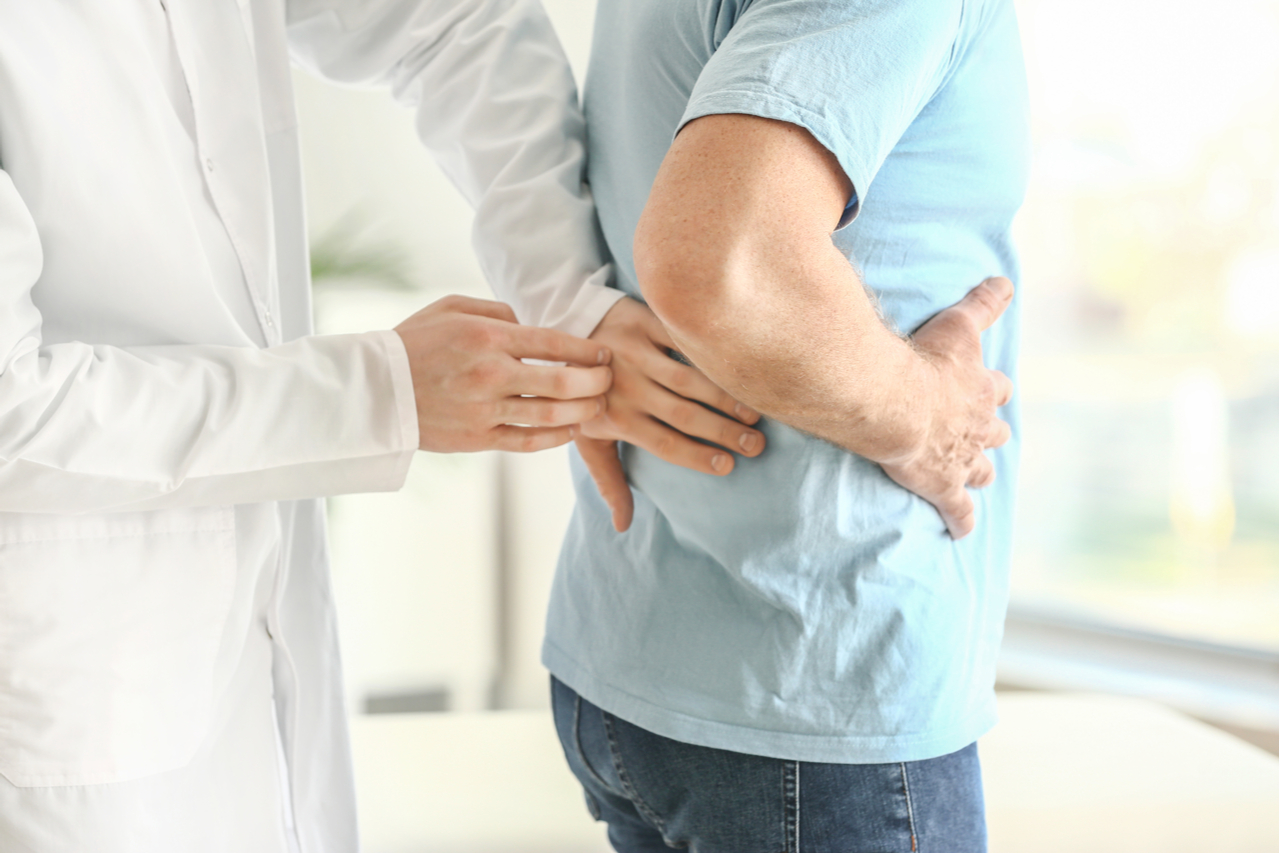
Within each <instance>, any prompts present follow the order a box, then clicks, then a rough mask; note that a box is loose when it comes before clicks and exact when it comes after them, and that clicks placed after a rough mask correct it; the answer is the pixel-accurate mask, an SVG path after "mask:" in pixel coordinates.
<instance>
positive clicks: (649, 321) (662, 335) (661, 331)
mask: <svg viewBox="0 0 1280 853" xmlns="http://www.w3.org/2000/svg"><path fill="white" fill-rule="evenodd" d="M644 330H645V332H646V333H648V335H649V339H650V340H651V341H653V342H654V343H655V344H657V345H658V346H660V347H662V348H663V349H674V350H678V349H679V347H677V346H676V342H675V341H673V340H671V335H669V334H667V327H666V326H664V325H662V321H661V320H659V319H658V315H656V314H654V313H653V312H652V311H648V312H647V316H646V317H645V323H644Z"/></svg>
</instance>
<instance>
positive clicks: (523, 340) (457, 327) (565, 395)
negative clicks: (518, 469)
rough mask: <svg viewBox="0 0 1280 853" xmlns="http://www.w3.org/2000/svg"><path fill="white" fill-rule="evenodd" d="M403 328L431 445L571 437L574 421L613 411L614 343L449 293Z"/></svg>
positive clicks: (498, 445)
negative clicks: (537, 324)
mask: <svg viewBox="0 0 1280 853" xmlns="http://www.w3.org/2000/svg"><path fill="white" fill-rule="evenodd" d="M395 331H396V332H397V333H398V334H399V335H400V338H401V339H402V340H403V341H404V345H405V349H406V350H407V351H408V353H409V369H410V372H411V373H412V375H413V391H414V397H415V399H416V402H417V409H418V436H419V438H418V446H419V448H421V449H422V450H432V451H435V452H438V453H450V452H456V451H473V450H515V451H521V452H528V451H534V450H544V449H546V448H548V447H557V446H559V445H561V444H565V443H567V442H568V441H569V440H570V439H571V438H572V434H571V432H570V425H572V424H578V423H581V422H583V421H587V420H591V419H592V418H595V417H597V416H599V415H600V414H602V413H603V412H604V409H605V405H606V401H605V398H604V396H603V395H604V393H605V391H606V390H608V388H609V384H610V382H611V380H612V375H611V372H610V370H609V368H608V367H606V366H605V365H607V364H608V363H609V360H610V357H611V353H610V352H609V349H608V348H607V347H605V346H603V345H601V344H599V343H595V342H592V341H586V340H583V339H581V338H575V337H572V336H570V335H566V334H564V333H563V332H557V331H555V330H553V329H539V328H534V327H531V326H521V325H518V324H517V323H516V316H515V313H514V312H512V310H511V309H510V308H509V307H508V306H506V305H504V304H503V303H501V302H489V301H487V300H483V299H472V298H470V297H466V296H446V297H445V298H443V299H440V300H437V301H436V302H433V303H432V304H431V305H428V306H427V307H426V308H424V309H422V310H421V311H419V312H418V313H417V314H414V315H413V316H412V317H410V318H409V319H407V320H405V321H404V322H403V323H401V324H400V325H399V326H396V329H395ZM524 358H532V359H540V360H543V361H556V362H569V366H566V367H544V366H538V365H531V364H525V363H523V362H522V361H521V359H524ZM573 365H585V366H573Z"/></svg>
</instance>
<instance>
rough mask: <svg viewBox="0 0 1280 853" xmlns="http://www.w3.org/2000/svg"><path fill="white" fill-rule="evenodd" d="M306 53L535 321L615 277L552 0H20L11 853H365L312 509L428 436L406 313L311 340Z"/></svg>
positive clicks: (1, 830) (7, 399)
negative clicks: (422, 151)
mask: <svg viewBox="0 0 1280 853" xmlns="http://www.w3.org/2000/svg"><path fill="white" fill-rule="evenodd" d="M291 53H292V56H293V57H295V58H297V59H298V60H299V61H300V62H302V63H303V64H305V65H306V66H308V67H309V68H311V69H312V70H314V71H316V72H317V73H319V74H321V75H324V76H327V77H330V78H332V79H335V80H338V81H340V82H343V83H347V84H352V85H370V86H379V87H382V88H386V89H391V90H394V94H395V95H396V96H397V97H398V98H399V99H400V100H401V101H402V102H403V103H405V104H406V105H407V106H410V107H413V108H414V109H415V110H416V122H417V125H418V128H419V131H420V135H421V137H422V139H423V142H424V144H425V145H426V147H427V148H428V150H429V151H430V152H431V153H432V154H433V155H434V156H436V157H437V158H438V160H439V161H440V163H441V165H442V166H443V167H444V168H445V170H446V171H447V172H448V173H449V175H450V177H451V178H452V179H453V180H454V182H455V183H456V184H457V185H458V187H459V188H460V189H461V190H462V192H463V194H464V195H465V196H466V197H467V198H468V199H469V200H470V201H471V202H472V203H473V204H475V205H476V207H477V208H478V215H477V219H476V226H475V240H476V244H477V247H478V249H479V253H480V256H481V260H482V264H483V266H484V268H485V270H486V272H487V273H488V274H489V275H490V276H491V277H492V279H493V285H494V287H495V288H496V289H497V290H498V292H499V293H500V294H502V295H503V296H504V297H507V298H510V299H512V300H513V301H514V302H515V307H516V311H517V314H518V315H519V316H520V317H521V319H522V320H523V321H524V322H528V323H536V324H542V325H552V326H557V327H559V328H562V329H564V330H566V331H577V332H578V333H579V334H585V333H586V332H589V331H590V330H591V328H593V327H594V326H595V324H596V322H598V320H599V318H600V316H602V315H603V313H604V312H605V311H606V310H608V307H609V306H611V305H612V304H613V302H614V301H615V300H616V299H617V298H619V296H620V295H621V294H620V293H619V292H618V291H616V290H612V289H610V288H607V287H605V286H604V285H605V284H607V283H608V280H609V275H610V273H609V268H608V266H607V265H605V264H604V263H603V261H602V259H601V257H600V254H599V251H598V247H597V232H596V225H595V220H594V213H593V209H592V205H591V200H590V197H589V195H588V194H587V192H586V191H585V188H584V186H583V181H582V178H583V169H584V167H583V146H584V141H583V128H582V117H581V115H580V113H579V111H578V107H577V97H576V90H575V87H574V84H573V80H572V77H571V75H570V72H569V69H568V64H567V62H566V61H565V58H564V56H563V55H562V53H561V51H560V48H559V46H558V44H557V42H556V39H555V35H554V32H553V31H552V29H551V26H550V23H549V22H548V21H547V19H546V17H545V15H544V14H543V13H542V11H541V9H540V7H539V6H538V5H537V4H536V2H533V0H495V2H484V0H430V2H410V0H381V2H355V1H354V0H347V1H346V2H337V0H335V2H323V0H316V2H305V0H298V2H288V3H286V2H285V0H239V2H237V1H236V0H163V2H161V0H107V1H106V2H98V1H97V0H94V2H90V0H83V2H81V0H68V2H57V3H38V4H29V3H7V4H0V849H3V850H5V851H39V853H84V851H93V853H124V851H128V853H161V852H162V851H163V853H171V851H179V850H180V851H183V853H225V851H231V850H234V851H238V853H239V851H243V853H282V851H285V850H288V849H290V848H291V847H294V846H296V847H297V848H298V849H300V850H301V851H302V853H337V851H353V850H355V849H356V846H357V832H356V823H355V802H354V791H353V783H352V774H351V766H350V756H349V749H348V744H347V734H346V724H345V720H344V707H343V691H342V685H341V679H340V671H339V665H338V647H337V640H336V632H335V624H334V611H333V604H332V596H331V592H330V587H329V576H328V572H329V569H328V556H327V553H326V548H325V543H324V511H323V505H322V503H321V502H319V501H318V500H317V498H320V497H324V496H327V495H335V494H341V493H347V492H359V491H385V490H392V489H396V488H399V487H400V485H401V484H402V483H403V481H404V477H405V474H406V472H407V469H408V466H409V463H410V459H411V457H412V455H413V453H414V451H415V450H416V448H417V445H418V430H417V419H416V410H415V403H414V397H413V387H412V382H411V377H410V373H409V364H408V359H407V356H406V353H405V350H404V346H403V344H402V343H401V341H400V339H399V337H398V336H397V335H396V334H395V333H394V332H390V331H375V332H369V333H366V334H360V335H343V336H329V337H318V336H314V335H313V334H312V329H311V307H310V286H309V285H310V283H309V275H308V259H307V246H306V236H305V235H306V230H305V221H304V215H303V199H302V182H301V169H300V165H299V151H298V138H297V122H296V117H295V115H294V105H293V93H292V88H291V73H292V72H291V69H290V58H291ZM277 742H278V745H277ZM281 754H283V762H282V763H283V765H284V767H285V771H284V772H283V773H282V772H281V771H280V769H279V767H280V764H281V762H280V761H279V756H280V755H281ZM291 822H292V823H293V824H295V825H296V838H292V837H290V834H291V830H290V829H289V825H290V823H291Z"/></svg>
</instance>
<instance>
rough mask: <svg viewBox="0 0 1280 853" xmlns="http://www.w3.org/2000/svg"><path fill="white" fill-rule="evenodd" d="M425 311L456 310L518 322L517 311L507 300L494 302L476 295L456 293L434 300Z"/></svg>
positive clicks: (457, 311)
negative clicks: (512, 308)
mask: <svg viewBox="0 0 1280 853" xmlns="http://www.w3.org/2000/svg"><path fill="white" fill-rule="evenodd" d="M423 311H426V312H430V313H433V314H436V313H440V312H454V313H458V314H475V315H477V316H480V317H488V318H490V319H492V320H502V321H503V322H505V323H517V322H518V321H517V320H516V312H515V311H513V310H511V306H510V305H508V304H507V303H505V302H494V301H493V300H492V299H476V298H475V297H474V296H462V295H461V294H458V293H454V294H451V295H449V296H444V297H441V298H440V299H437V300H436V301H435V302H432V303H431V304H430V305H428V306H427V307H426V308H424V309H423Z"/></svg>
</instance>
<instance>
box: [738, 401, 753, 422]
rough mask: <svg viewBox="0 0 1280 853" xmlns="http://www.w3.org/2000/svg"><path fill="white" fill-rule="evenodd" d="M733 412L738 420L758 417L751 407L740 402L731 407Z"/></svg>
mask: <svg viewBox="0 0 1280 853" xmlns="http://www.w3.org/2000/svg"><path fill="white" fill-rule="evenodd" d="M733 413H734V415H736V416H737V418H738V420H740V421H749V420H751V419H752V418H757V417H759V415H758V414H757V413H756V412H755V411H754V410H753V409H748V408H747V407H746V406H744V405H742V404H741V403H738V404H737V405H735V406H734V407H733Z"/></svg>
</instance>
